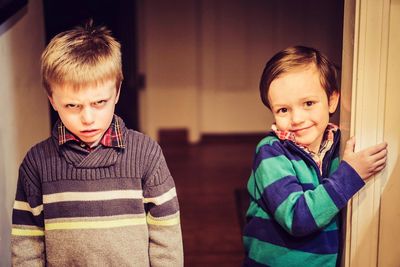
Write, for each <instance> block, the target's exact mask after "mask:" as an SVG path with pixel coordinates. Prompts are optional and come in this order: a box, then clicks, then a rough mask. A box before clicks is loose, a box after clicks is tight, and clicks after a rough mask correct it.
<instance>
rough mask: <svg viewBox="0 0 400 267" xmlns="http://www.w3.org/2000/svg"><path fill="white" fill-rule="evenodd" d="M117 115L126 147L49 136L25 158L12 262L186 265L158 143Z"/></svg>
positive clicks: (173, 197) (176, 209)
mask: <svg viewBox="0 0 400 267" xmlns="http://www.w3.org/2000/svg"><path fill="white" fill-rule="evenodd" d="M117 119H118V120H120V121H119V122H120V124H121V129H122V134H123V141H124V142H125V148H115V147H105V146H102V145H99V146H98V147H96V148H95V149H94V150H93V151H91V152H88V151H87V150H85V149H83V148H82V147H80V146H79V144H77V143H76V142H67V143H65V144H64V145H61V146H59V145H58V140H57V139H58V136H57V129H54V130H53V134H52V137H50V138H48V139H47V140H45V141H43V142H41V143H39V144H37V145H36V146H34V147H33V148H32V149H31V150H30V151H29V152H28V153H27V155H26V157H25V159H24V160H23V162H22V164H21V167H20V170H19V179H18V186H17V193H16V200H15V204H14V209H13V218H12V221H13V225H12V242H11V250H12V260H13V265H14V266H45V265H46V266H163V267H164V266H183V249H182V236H181V228H180V221H179V205H178V200H177V196H176V190H175V185H174V181H173V179H172V177H171V174H170V172H169V170H168V167H167V164H166V162H165V159H164V156H163V154H162V151H161V148H160V147H159V146H158V144H157V143H156V142H154V141H152V140H151V139H150V138H149V137H147V136H145V135H143V134H141V133H139V132H136V131H133V130H130V129H127V128H126V127H125V125H124V123H123V122H122V120H121V119H119V118H117Z"/></svg>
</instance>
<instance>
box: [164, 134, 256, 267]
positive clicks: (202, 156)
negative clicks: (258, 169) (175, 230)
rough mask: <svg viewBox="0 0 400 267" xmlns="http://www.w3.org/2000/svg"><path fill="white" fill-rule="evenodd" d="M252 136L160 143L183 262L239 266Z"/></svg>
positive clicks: (191, 266) (191, 265) (190, 265)
mask: <svg viewBox="0 0 400 267" xmlns="http://www.w3.org/2000/svg"><path fill="white" fill-rule="evenodd" d="M256 142H257V141H254V140H252V141H249V140H245V141H240V142H238V140H234V141H232V140H230V141H229V140H228V141H226V142H221V141H218V142H208V143H205V144H201V145H184V144H183V145H182V144H175V145H173V144H172V145H171V144H168V145H166V144H164V145H163V144H162V145H161V146H162V148H163V151H164V154H165V157H166V159H167V163H168V166H169V168H170V171H171V173H172V175H173V177H174V179H175V183H176V188H177V192H178V198H179V202H180V208H181V222H182V232H183V242H184V254H185V266H187V267H196V266H202V267H203V266H207V267H208V266H219V267H221V266H230V267H232V266H233V267H234V266H241V262H242V259H243V247H242V239H241V224H242V220H243V214H242V213H243V211H244V210H245V209H247V205H248V204H247V202H248V198H247V193H246V191H245V187H246V183H247V179H248V177H249V175H250V171H251V163H252V158H253V152H254V150H255V145H256Z"/></svg>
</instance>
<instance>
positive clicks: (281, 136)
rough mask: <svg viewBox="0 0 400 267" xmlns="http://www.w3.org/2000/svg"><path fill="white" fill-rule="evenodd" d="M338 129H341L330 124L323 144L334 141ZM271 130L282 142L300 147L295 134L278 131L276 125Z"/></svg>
mask: <svg viewBox="0 0 400 267" xmlns="http://www.w3.org/2000/svg"><path fill="white" fill-rule="evenodd" d="M338 128H339V127H338V126H336V125H335V124H333V123H328V126H327V127H326V130H325V134H324V138H323V140H322V142H324V141H327V140H329V141H333V137H334V132H336V131H337V129H338ZM271 129H272V131H274V133H275V134H276V136H277V137H278V138H279V139H280V140H289V141H292V142H293V143H295V144H296V145H298V143H296V136H295V134H294V133H293V132H291V131H281V130H278V128H277V127H276V124H275V123H274V124H272V126H271ZM321 147H322V146H321Z"/></svg>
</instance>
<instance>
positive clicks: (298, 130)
mask: <svg viewBox="0 0 400 267" xmlns="http://www.w3.org/2000/svg"><path fill="white" fill-rule="evenodd" d="M309 128H311V126H307V127H303V128H298V129H293V130H291V132H293V133H295V134H296V133H302V132H303V131H306V130H308V129H309Z"/></svg>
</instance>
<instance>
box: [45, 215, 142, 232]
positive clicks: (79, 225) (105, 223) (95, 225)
mask: <svg viewBox="0 0 400 267" xmlns="http://www.w3.org/2000/svg"><path fill="white" fill-rule="evenodd" d="M145 224H146V218H145V217H142V218H127V219H117V220H99V221H87V220H83V221H70V222H54V223H47V222H46V223H45V228H46V231H53V230H73V229H103V228H107V229H110V228H117V227H126V226H135V225H145Z"/></svg>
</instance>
